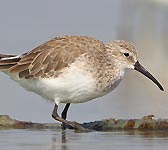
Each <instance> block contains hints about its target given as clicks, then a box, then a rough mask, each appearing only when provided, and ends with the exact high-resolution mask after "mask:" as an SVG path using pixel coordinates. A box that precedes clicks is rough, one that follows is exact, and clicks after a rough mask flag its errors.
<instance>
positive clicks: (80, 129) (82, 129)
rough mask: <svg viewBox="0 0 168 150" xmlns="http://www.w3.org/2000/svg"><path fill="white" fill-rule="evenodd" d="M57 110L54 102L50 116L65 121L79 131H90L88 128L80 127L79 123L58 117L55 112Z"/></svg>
mask: <svg viewBox="0 0 168 150" xmlns="http://www.w3.org/2000/svg"><path fill="white" fill-rule="evenodd" d="M57 110H58V105H57V104H55V106H54V110H53V112H52V117H53V118H54V119H55V120H57V121H60V122H62V123H65V124H67V125H70V126H71V127H73V128H74V129H76V130H78V131H79V132H88V131H90V130H89V129H86V128H84V127H82V126H81V125H80V124H78V123H77V122H71V121H67V120H65V119H63V118H61V117H59V115H58V113H57Z"/></svg>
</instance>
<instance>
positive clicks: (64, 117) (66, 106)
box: [61, 103, 70, 130]
mask: <svg viewBox="0 0 168 150" xmlns="http://www.w3.org/2000/svg"><path fill="white" fill-rule="evenodd" d="M69 106H70V103H67V104H66V105H65V108H64V110H63V111H62V114H61V117H62V118H63V119H65V120H66V118H67V112H68V109H69ZM62 129H64V130H65V129H66V125H65V124H64V123H62Z"/></svg>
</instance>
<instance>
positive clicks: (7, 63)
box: [0, 54, 21, 71]
mask: <svg viewBox="0 0 168 150" xmlns="http://www.w3.org/2000/svg"><path fill="white" fill-rule="evenodd" d="M20 59H21V58H20V56H19V55H4V54H0V71H7V70H9V68H11V67H12V66H14V65H16V64H17V63H18V61H19V60H20Z"/></svg>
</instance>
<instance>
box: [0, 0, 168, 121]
mask: <svg viewBox="0 0 168 150" xmlns="http://www.w3.org/2000/svg"><path fill="white" fill-rule="evenodd" d="M58 35H86V36H91V37H96V38H97V39H99V40H101V41H103V42H108V41H111V40H115V39H124V40H128V41H130V42H132V43H134V44H135V45H136V47H137V50H138V53H139V60H140V62H141V63H142V64H143V65H144V66H145V68H146V69H147V70H148V71H149V72H151V73H152V74H153V75H154V76H155V77H156V78H157V79H158V80H159V81H160V82H161V83H162V85H163V86H164V88H165V91H164V92H162V91H160V90H159V89H158V88H157V87H156V86H155V85H154V84H153V83H152V82H151V81H150V80H148V79H147V78H145V77H144V76H143V75H141V74H140V73H138V72H136V71H129V72H128V73H127V74H126V77H125V78H124V80H123V81H122V82H121V84H120V85H119V86H118V87H117V88H116V90H115V91H113V92H112V93H110V94H108V95H106V96H104V97H102V98H98V99H96V100H93V101H90V102H87V103H81V104H73V105H72V106H71V108H70V110H69V116H68V119H70V120H76V121H79V122H84V121H86V122H87V121H94V120H100V119H105V118H111V117H114V118H141V117H143V116H145V115H149V114H153V115H155V116H156V118H168V90H167V89H168V67H167V65H168V0H103V1H97V0H92V1H91V0H85V1H82V0H71V1H66V0H61V1H59V0H43V1H41V0H36V1H35V0H29V1H23V0H15V1H11V0H1V1H0V53H5V54H15V53H16V54H20V53H24V52H26V51H29V50H31V49H33V48H35V47H36V46H38V45H40V44H42V43H43V42H45V41H47V40H49V39H51V38H53V37H55V36H58ZM0 91H1V92H0V94H1V98H0V114H8V115H10V116H11V117H13V118H15V119H19V120H25V121H33V122H54V120H53V119H52V118H51V113H52V110H53V107H54V104H53V103H48V102H46V101H45V100H43V98H41V97H40V96H38V95H36V94H33V93H30V92H27V91H25V90H24V89H23V88H22V87H20V86H19V85H18V84H17V83H15V82H13V81H12V80H10V79H9V78H8V76H6V75H5V74H3V73H1V74H0ZM63 106H64V105H61V106H60V108H59V111H60V112H61V110H62V109H63Z"/></svg>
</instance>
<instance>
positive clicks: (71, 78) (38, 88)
mask: <svg viewBox="0 0 168 150" xmlns="http://www.w3.org/2000/svg"><path fill="white" fill-rule="evenodd" d="M8 75H9V76H11V78H12V79H13V80H15V81H16V82H18V83H19V84H20V85H21V86H22V87H24V88H25V89H27V90H28V91H32V92H35V93H37V94H39V95H41V96H42V97H44V98H45V99H48V100H50V101H55V103H57V104H59V103H81V102H86V101H89V100H92V99H94V98H96V97H100V96H103V95H104V93H97V92H96V91H95V81H94V79H93V78H92V76H91V74H90V73H89V72H87V71H85V69H82V67H78V66H76V65H75V64H72V65H71V66H70V68H67V69H65V70H64V71H63V73H61V74H60V75H59V76H58V77H57V78H46V79H31V80H30V79H29V80H26V79H20V78H19V77H18V76H16V75H11V74H8Z"/></svg>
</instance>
